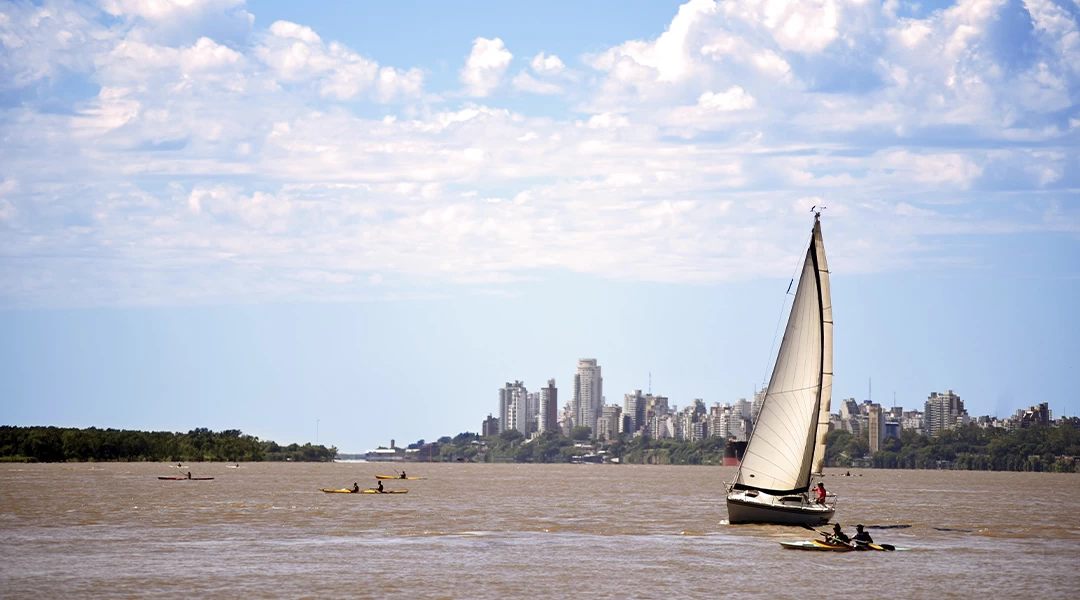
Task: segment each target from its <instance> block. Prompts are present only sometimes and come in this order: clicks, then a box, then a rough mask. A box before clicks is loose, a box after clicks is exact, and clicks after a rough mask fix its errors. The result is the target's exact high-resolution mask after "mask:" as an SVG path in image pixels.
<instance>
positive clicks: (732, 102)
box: [698, 86, 754, 111]
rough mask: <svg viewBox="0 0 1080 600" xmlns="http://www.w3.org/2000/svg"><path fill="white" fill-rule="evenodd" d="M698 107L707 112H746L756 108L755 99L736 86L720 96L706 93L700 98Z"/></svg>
mask: <svg viewBox="0 0 1080 600" xmlns="http://www.w3.org/2000/svg"><path fill="white" fill-rule="evenodd" d="M698 106H700V107H701V108H703V109H706V110H719V111H730V110H745V109H747V108H752V107H753V106H754V97H753V96H751V95H750V94H747V93H746V90H744V89H742V88H741V87H739V86H734V87H732V88H731V89H729V90H727V91H726V92H721V93H719V94H714V93H712V92H705V93H704V94H702V95H701V97H700V98H698Z"/></svg>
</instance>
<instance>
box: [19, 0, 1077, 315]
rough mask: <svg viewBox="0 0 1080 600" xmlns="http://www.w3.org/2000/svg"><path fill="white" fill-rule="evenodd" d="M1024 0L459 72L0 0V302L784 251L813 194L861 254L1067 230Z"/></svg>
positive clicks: (743, 1) (323, 293)
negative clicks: (1008, 14)
mask: <svg viewBox="0 0 1080 600" xmlns="http://www.w3.org/2000/svg"><path fill="white" fill-rule="evenodd" d="M1025 7H1026V8H1027V10H1028V12H1029V14H1030V15H1031V23H1032V29H1031V30H1030V31H1028V32H1025V33H1023V35H1022V36H1021V37H1022V39H1020V40H1014V39H1012V38H1009V39H1007V40H1006V39H1005V38H1002V37H1001V36H1003V35H1004V34H1003V33H1001V32H1000V31H999V29H998V28H996V27H995V23H997V22H998V21H999V20H1000V19H1001V18H1003V15H1004V14H1005V13H1004V12H1003V10H1004V9H1003V5H1002V3H1000V2H988V1H975V0H961V1H960V2H958V3H957V4H955V5H953V6H949V7H945V8H942V9H932V8H921V7H916V6H914V5H909V4H907V3H899V4H898V3H887V4H886V5H885V6H878V5H876V4H873V3H841V2H829V1H822V2H817V3H815V4H812V5H811V4H805V3H795V2H762V1H760V0H731V1H729V2H725V3H722V4H716V3H713V2H707V1H704V0H693V1H691V2H688V3H686V4H685V5H684V6H682V7H681V8H680V9H679V10H678V11H677V12H676V13H675V14H673V15H672V17H671V20H670V22H669V23H666V24H664V23H657V24H656V31H662V32H663V33H661V34H659V35H658V36H656V37H655V38H653V39H631V40H625V41H622V42H620V43H616V44H613V45H612V46H611V47H609V48H606V49H601V50H600V51H598V52H591V53H589V54H586V55H580V56H578V55H574V54H571V53H569V52H567V51H561V56H555V55H551V54H546V53H544V52H540V53H537V54H535V55H533V56H531V57H528V58H526V59H525V60H523V61H522V64H521V65H518V67H517V68H515V69H514V70H513V74H511V65H512V62H513V55H512V54H511V53H510V51H509V50H507V49H506V47H505V45H504V43H503V41H502V40H501V39H499V38H490V39H488V38H477V39H475V40H474V41H473V42H472V44H471V47H470V46H468V45H466V46H463V47H462V48H461V49H460V52H461V54H462V55H465V54H466V53H469V54H468V58H467V59H466V61H465V65H464V67H463V68H462V69H461V70H460V71H459V72H458V74H459V76H460V80H459V81H460V84H463V86H464V92H465V93H466V94H467V95H469V96H471V97H472V98H474V99H470V100H468V101H463V100H462V98H461V96H462V91H461V90H459V89H436V90H428V89H425V85H434V84H433V83H429V82H428V81H426V78H425V73H427V72H429V71H428V70H429V69H431V67H430V66H422V65H409V64H405V65H396V64H394V65H391V64H381V63H380V62H378V61H376V60H375V59H373V58H371V56H373V55H376V54H378V53H377V52H375V51H374V50H375V49H372V48H370V47H366V46H363V41H360V42H358V44H360V45H358V46H355V45H350V44H346V43H344V42H342V41H336V40H331V39H328V38H327V37H326V36H325V35H323V33H324V32H322V31H320V30H319V28H318V27H314V26H312V24H310V23H305V22H297V23H294V22H289V21H276V22H273V23H271V24H270V25H269V26H266V25H262V26H258V27H256V26H254V25H251V24H250V23H249V24H248V25H247V27H249V28H250V29H249V30H248V32H247V35H245V36H242V37H241V38H232V37H229V36H228V35H226V36H221V35H219V33H220V31H222V30H221V29H220V28H218V27H216V26H215V27H211V26H210V25H208V24H210V23H214V22H215V19H218V20H221V19H224V22H227V23H233V24H236V23H241V22H243V15H245V14H247V13H246V12H245V9H246V7H245V6H244V5H243V4H241V3H239V2H231V1H223V2H214V1H210V0H206V1H201V2H200V1H198V0H190V1H187V2H185V1H179V0H177V1H175V2H169V1H166V0H161V1H160V2H149V1H147V2H137V1H135V0H130V1H129V0H115V1H112V2H108V3H106V4H105V5H104V11H102V10H98V9H95V8H94V7H93V6H90V5H85V4H66V3H63V2H59V1H57V2H56V3H52V2H46V3H44V4H43V5H37V6H35V5H30V4H24V3H19V4H4V5H2V8H0V44H2V45H3V46H2V48H0V87H3V88H4V89H5V90H16V91H18V92H19V93H20V94H22V96H20V97H25V98H26V100H25V102H23V104H22V105H21V106H20V107H18V108H9V109H8V112H7V113H6V114H7V115H8V116H9V118H7V119H4V120H3V122H2V123H0V136H2V139H3V140H4V144H3V145H0V257H2V258H4V259H6V262H7V264H13V265H19V266H18V267H17V268H9V269H6V270H0V289H3V290H5V292H4V294H0V304H3V305H5V306H9V305H34V304H40V303H49V302H53V303H63V302H70V303H76V304H78V303H83V304H115V303H125V302H136V303H167V302H194V301H200V300H205V299H211V298H212V299H215V300H216V301H229V300H230V299H237V298H252V297H255V298H294V297H295V298H335V299H336V298H356V297H364V295H365V294H366V293H368V292H369V291H370V289H371V288H372V286H376V285H377V286H379V287H380V288H382V289H390V288H394V286H395V285H397V284H398V283H399V282H402V281H410V280H412V281H424V282H434V283H436V284H439V283H467V284H470V285H471V284H490V285H489V286H488V287H492V288H494V287H498V286H499V285H500V284H501V283H503V282H506V281H511V280H514V279H516V278H520V277H524V276H526V274H529V275H528V276H535V273H536V272H537V271H538V270H551V269H554V270H573V271H579V272H584V273H589V274H595V275H597V276H601V277H608V278H617V279H627V280H643V279H644V280H650V281H679V282H713V281H720V280H736V279H741V278H749V277H758V276H761V275H762V274H773V275H777V276H784V275H786V274H787V273H790V270H791V267H792V265H793V264H794V263H795V262H797V260H798V254H799V253H800V252H801V251H802V248H799V247H797V246H798V244H795V243H792V241H791V240H800V239H803V237H804V236H805V230H806V227H807V224H808V215H809V213H808V211H809V208H810V207H811V206H813V205H820V204H821V203H822V201H823V199H824V200H825V201H827V204H828V206H829V211H828V219H829V223H828V227H829V236H830V242H829V248H830V253H831V256H830V263H831V264H832V265H835V268H837V269H841V270H843V271H844V272H847V273H852V272H859V271H866V272H872V271H881V270H887V269H892V268H905V267H907V266H910V265H911V264H913V263H915V262H917V261H919V260H923V259H924V258H925V257H924V256H923V255H921V254H920V248H921V247H923V244H921V240H922V239H923V236H935V235H952V234H955V233H957V232H959V233H972V234H980V235H985V234H988V233H992V234H993V235H1009V234H1010V233H1013V232H1018V231H1029V232H1030V231H1044V232H1045V231H1065V232H1071V233H1073V234H1075V233H1077V232H1080V214H1078V213H1077V212H1076V211H1075V210H1072V209H1071V205H1070V204H1069V198H1070V194H1071V190H1074V189H1076V187H1077V186H1078V185H1080V175H1078V174H1077V173H1080V170H1077V169H1076V168H1075V167H1076V166H1077V162H1076V159H1075V156H1076V154H1077V152H1076V147H1075V146H1076V144H1075V132H1076V131H1077V130H1078V129H1080V125H1078V123H1080V118H1078V116H1077V115H1074V114H1072V113H1073V112H1075V111H1074V107H1075V102H1074V100H1073V99H1072V98H1073V97H1074V96H1075V92H1076V90H1077V89H1080V74H1078V73H1077V71H1076V69H1075V68H1074V63H1073V59H1074V55H1075V54H1076V53H1075V52H1074V49H1075V46H1074V45H1073V44H1074V43H1075V41H1074V40H1075V37H1076V36H1075V31H1076V27H1075V21H1074V20H1070V19H1071V18H1072V17H1071V13H1069V12H1068V11H1062V10H1060V8H1061V5H1059V4H1054V3H1049V2H1045V1H1037V0H1032V1H1030V2H1027V3H1026V4H1025ZM61 9H62V10H61ZM177 24H180V25H177ZM177 32H179V33H177ZM1011 35H1018V34H1015V32H1013V34H1011ZM1006 41H1007V42H1008V44H1005V43H1004V42H1006ZM1010 44H1011V45H1012V46H1010ZM1016 44H1020V45H1021V46H1022V47H1023V48H1024V49H1025V50H1024V52H1017V53H1013V54H1010V55H1008V56H1002V55H1001V52H1005V50H998V49H1000V48H1009V47H1013V46H1016ZM561 47H564V46H560V48H561ZM594 47H595V46H594V45H593V44H591V43H584V44H583V45H582V46H581V48H582V49H585V48H589V49H591V48H594ZM378 55H379V56H380V57H382V56H383V55H381V54H378ZM383 60H385V59H383ZM526 63H527V64H526ZM450 68H451V69H453V67H450ZM68 78H70V79H68ZM436 79H437V78H433V79H432V81H435V80H436ZM508 79H509V81H507V80H508ZM67 83H76V84H81V85H82V86H83V88H85V90H86V91H85V92H84V93H83V94H82V95H81V96H79V97H77V98H75V99H71V98H69V97H66V96H64V95H63V94H60V93H59V92H57V90H59V89H60V87H62V86H63V85H64V84H67ZM507 83H509V85H505V84H507ZM456 86H458V83H455V82H451V88H453V87H456ZM72 87H73V88H76V87H78V86H72ZM83 88H78V89H83ZM522 92H524V93H527V94H545V95H547V96H546V97H545V98H543V99H542V101H538V99H537V98H533V97H529V96H527V95H523V94H522ZM1018 194H1019V195H1023V196H1024V197H1025V200H1024V206H1025V208H1024V209H1023V210H1022V211H1021V209H1019V208H1015V207H1016V206H1017V201H1016V198H1017V196H1018ZM71 257H79V258H78V261H75V260H74V259H72V258H71ZM106 265H108V266H106Z"/></svg>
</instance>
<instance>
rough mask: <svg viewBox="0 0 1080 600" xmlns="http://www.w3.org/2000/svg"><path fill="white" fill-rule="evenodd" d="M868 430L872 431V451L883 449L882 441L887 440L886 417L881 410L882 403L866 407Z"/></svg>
mask: <svg viewBox="0 0 1080 600" xmlns="http://www.w3.org/2000/svg"><path fill="white" fill-rule="evenodd" d="M866 417H867V418H866V422H867V427H866V430H867V431H868V432H869V433H870V451H871V452H877V451H878V450H881V442H883V441H885V418H884V415H883V414H882V412H881V405H880V404H871V405H870V406H868V407H867V409H866Z"/></svg>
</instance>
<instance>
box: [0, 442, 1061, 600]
mask: <svg viewBox="0 0 1080 600" xmlns="http://www.w3.org/2000/svg"><path fill="white" fill-rule="evenodd" d="M170 470H172V471H175V466H174V465H169V464H142V463H139V464H135V463H125V464H120V463H117V464H92V465H91V464H51V465H0V565H3V567H2V568H0V590H2V591H0V596H4V597H30V596H32V595H33V596H40V595H41V593H46V594H47V595H48V596H57V595H59V594H76V595H78V596H80V597H82V596H98V597H115V596H122V595H133V596H139V597H154V596H159V597H170V598H172V597H177V596H196V597H204V596H210V597H237V596H239V595H241V594H253V595H256V596H261V597H299V596H326V597H341V596H361V597H366V596H380V597H386V596H390V597H410V596H411V597H442V598H506V597H523V596H525V595H526V594H528V595H531V596H538V597H550V598H568V597H571V596H575V597H576V596H588V597H590V598H616V597H617V598H626V597H635V598H648V597H661V596H664V597H712V596H718V595H722V594H728V593H731V594H738V595H765V594H768V595H770V596H773V597H781V598H783V597H792V598H794V597H804V596H806V595H808V594H810V595H814V596H819V595H821V594H822V593H824V591H825V590H832V591H834V592H837V593H843V594H845V595H847V594H855V595H861V596H863V597H883V596H896V597H941V596H943V595H944V596H956V597H975V596H979V595H984V594H985V592H986V591H987V590H995V591H997V592H998V593H999V594H1004V595H1008V596H1011V595H1021V596H1036V595H1038V596H1046V597H1070V596H1073V595H1074V594H1075V590H1076V589H1077V586H1078V584H1080V576H1078V575H1077V572H1076V565H1080V519H1078V518H1077V515H1078V514H1080V510H1078V508H1080V506H1078V500H1077V498H1078V497H1080V476H1077V475H1069V474H1038V473H981V472H946V471H874V470H859V471H853V472H852V474H853V476H852V477H829V476H827V477H826V478H825V484H826V486H827V487H828V489H829V491H830V492H834V493H836V494H838V495H839V497H840V503H839V505H838V510H837V519H838V520H839V521H840V522H841V523H842V524H844V525H845V528H846V529H847V530H848V531H849V533H850V532H852V530H853V528H854V525H855V524H856V523H864V524H866V525H874V526H892V525H910V527H905V528H896V529H872V530H871V534H872V535H873V536H874V538H875V540H876V541H878V542H883V543H889V544H893V545H896V546H905V547H911V548H913V550H912V551H910V552H903V553H886V552H860V553H854V552H852V553H845V554H831V553H829V554H825V553H813V552H792V551H788V550H783V549H781V547H780V545H779V544H778V543H777V542H780V541H794V540H800V539H812V538H813V537H814V536H815V535H816V534H815V533H813V532H811V531H807V530H805V529H801V528H790V527H779V526H767V525H735V526H733V525H726V524H725V523H726V520H725V519H726V517H727V513H726V509H725V506H724V500H723V489H724V485H723V482H724V481H725V480H730V479H731V477H732V476H733V475H734V469H732V468H718V467H663V466H633V465H618V466H616V465H551V466H548V465H483V464H476V465H468V464H430V465H428V464H423V465H413V466H412V468H410V469H409V471H410V474H412V475H423V476H427V477H428V478H429V479H428V480H426V481H408V482H405V481H388V482H385V484H386V486H387V488H388V489H394V488H407V489H408V490H409V493H408V494H396V495H370V494H364V495H354V494H324V493H321V492H319V491H317V489H318V488H320V487H332V488H338V487H347V486H351V485H352V483H353V482H354V481H357V482H360V484H361V487H364V486H368V485H369V484H374V482H375V479H374V474H375V473H381V472H383V471H385V470H386V469H385V467H382V468H381V469H380V467H379V466H378V465H374V464H365V463H350V464H293V463H284V464H251V463H248V464H244V465H242V466H241V468H239V469H229V468H226V466H225V465H224V464H216V465H215V464H194V465H192V466H191V471H192V474H193V475H194V476H208V477H215V479H214V480H213V481H159V480H158V479H157V477H156V476H157V475H168V474H169V472H170Z"/></svg>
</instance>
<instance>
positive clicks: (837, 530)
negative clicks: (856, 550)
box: [825, 523, 851, 546]
mask: <svg viewBox="0 0 1080 600" xmlns="http://www.w3.org/2000/svg"><path fill="white" fill-rule="evenodd" d="M825 541H826V542H828V543H830V544H836V545H837V546H840V545H844V546H850V545H851V538H849V537H848V536H847V534H846V533H844V530H843V529H842V528H841V527H840V524H839V523H833V526H832V533H830V534H826V535H825Z"/></svg>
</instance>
